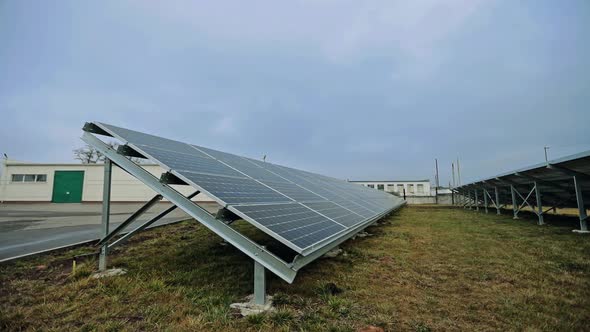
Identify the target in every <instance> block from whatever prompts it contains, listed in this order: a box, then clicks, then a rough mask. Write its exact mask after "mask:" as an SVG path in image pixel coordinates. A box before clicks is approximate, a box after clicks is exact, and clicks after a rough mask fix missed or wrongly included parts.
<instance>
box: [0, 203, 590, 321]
mask: <svg viewBox="0 0 590 332" xmlns="http://www.w3.org/2000/svg"><path fill="white" fill-rule="evenodd" d="M548 219H551V218H548ZM535 222H536V221H535V219H534V218H533V217H531V218H530V219H520V220H512V218H511V217H510V215H509V211H505V214H504V215H502V216H497V215H495V214H491V213H490V214H488V215H486V214H483V213H481V212H479V213H478V212H475V211H469V210H464V209H460V208H452V207H433V206H431V207H420V206H409V207H404V208H402V209H401V210H400V211H398V212H396V213H394V214H393V215H392V216H390V217H388V218H387V219H386V220H385V221H383V222H382V224H381V225H378V226H373V227H370V228H369V229H368V232H369V233H370V234H372V236H369V237H364V238H357V239H355V240H349V241H347V242H346V243H345V244H344V245H343V246H342V248H343V249H344V253H345V255H340V256H338V257H336V258H332V259H321V260H318V261H316V262H314V263H312V264H310V265H309V266H307V267H305V268H304V269H303V270H302V271H300V273H299V274H298V276H297V278H296V279H295V282H294V283H293V284H291V285H289V284H287V283H285V282H283V281H281V280H280V279H278V278H276V277H273V276H271V275H270V273H269V285H268V293H269V294H272V295H274V298H275V300H276V302H277V308H278V310H277V311H276V312H274V313H269V314H265V315H255V316H250V317H248V318H241V317H239V316H238V315H236V314H235V313H234V312H232V311H231V310H230V308H229V304H230V303H232V302H238V301H239V300H242V299H243V298H244V297H245V296H247V295H248V294H250V293H251V292H252V277H253V273H252V272H253V264H252V261H251V260H250V259H247V258H246V256H244V255H243V254H241V253H240V252H239V251H238V250H236V249H234V248H232V247H231V246H230V245H223V244H221V241H220V239H219V238H218V237H216V236H212V234H211V233H210V232H209V231H207V230H206V229H205V228H204V227H203V226H200V225H198V224H197V223H195V222H184V223H180V224H175V225H171V226H166V227H162V228H158V229H153V230H149V231H146V232H144V233H142V234H141V235H140V236H139V237H138V238H136V239H135V240H133V241H130V242H129V243H128V244H127V245H125V246H124V247H123V248H122V249H121V250H119V251H117V252H115V253H113V255H114V256H113V259H112V260H111V265H112V266H116V267H122V268H125V269H127V270H128V274H126V275H123V276H117V277H112V278H105V279H100V280H97V279H92V278H90V277H89V275H90V273H91V271H92V269H94V268H95V267H96V264H97V263H96V260H95V259H94V258H91V259H90V260H88V261H87V262H85V263H81V264H80V265H79V266H78V269H77V271H76V272H75V273H72V271H71V257H72V256H73V255H75V254H78V253H84V252H90V251H92V250H94V248H90V247H80V248H78V249H75V250H73V251H67V252H61V253H56V254H53V255H44V256H39V257H35V258H29V259H26V260H20V261H17V262H13V263H9V264H3V265H0V298H2V299H3V301H2V302H1V303H0V330H8V331H13V330H60V331H63V330H72V329H81V330H85V331H89V330H130V331H134V330H171V331H177V330H178V331H182V330H186V331H189V330H192V331H195V330H197V331H200V330H211V331H219V330H223V331H232V330H234V331H244V330H250V331H258V330H268V331H275V330H285V331H287V330H301V331H325V330H333V331H355V330H358V329H360V328H363V327H366V326H369V325H374V326H379V327H381V328H383V329H385V330H391V331H393V330H406V331H431V330H432V331H435V330H545V331H572V330H577V331H581V330H590V325H589V324H588V322H590V310H588V308H590V257H589V255H588V254H589V253H590V237H588V236H584V235H580V234H574V233H572V232H571V229H572V228H575V226H576V222H575V219H574V220H565V221H564V220H559V221H556V222H552V220H548V222H549V225H546V226H537V225H536V224H535ZM240 223H241V224H240V225H239V226H238V227H240V228H241V229H243V230H244V231H245V232H248V233H249V234H252V236H255V237H258V236H261V235H260V234H258V233H255V230H254V229H253V228H252V227H250V226H248V225H247V224H245V223H243V222H240ZM40 265H42V266H40Z"/></svg>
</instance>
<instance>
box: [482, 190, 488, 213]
mask: <svg viewBox="0 0 590 332" xmlns="http://www.w3.org/2000/svg"><path fill="white" fill-rule="evenodd" d="M483 207H484V210H485V211H486V213H488V190H487V189H485V188H484V189H483Z"/></svg>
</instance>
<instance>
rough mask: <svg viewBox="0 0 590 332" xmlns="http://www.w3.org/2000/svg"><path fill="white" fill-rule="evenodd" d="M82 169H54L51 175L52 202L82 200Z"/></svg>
mask: <svg viewBox="0 0 590 332" xmlns="http://www.w3.org/2000/svg"><path fill="white" fill-rule="evenodd" d="M83 187H84V171H55V176H54V177H53V198H52V200H51V201H52V202H53V203H80V202H82V188H83Z"/></svg>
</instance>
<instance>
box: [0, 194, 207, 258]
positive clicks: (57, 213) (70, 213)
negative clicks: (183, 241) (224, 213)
mask: <svg viewBox="0 0 590 332" xmlns="http://www.w3.org/2000/svg"><path fill="white" fill-rule="evenodd" d="M141 205H142V204H117V203H113V204H111V222H110V224H111V229H114V228H115V227H116V226H117V225H119V224H120V223H121V222H123V221H124V220H125V219H127V217H129V216H130V215H131V214H132V213H133V212H135V211H136V210H137V209H138V208H139V207H140V206H141ZM170 206H171V205H170V203H159V204H157V205H155V206H154V207H152V208H151V209H150V211H148V212H146V213H145V214H144V215H143V216H142V217H141V218H139V220H137V221H136V222H134V223H133V224H131V225H130V226H128V228H127V230H132V229H133V228H134V227H137V226H139V225H140V224H141V223H142V222H143V221H145V220H148V219H150V218H151V217H153V216H154V215H155V214H157V213H159V212H160V211H162V210H164V209H166V208H168V207H170ZM201 206H202V207H204V208H206V209H207V210H208V211H210V212H215V211H217V209H218V206H217V205H216V204H215V203H204V204H201ZM101 209H102V205H101V204H0V261H2V260H6V259H9V258H12V257H16V256H22V255H27V254H31V253H35V252H39V251H44V250H48V249H52V248H57V247H61V246H66V245H71V244H75V243H79V242H84V241H90V240H95V239H98V238H99V237H100V224H101ZM186 219H190V217H189V216H188V215H187V214H186V213H185V212H184V211H182V210H180V209H176V210H174V211H173V212H171V213H170V214H168V215H167V216H166V217H164V218H162V219H161V220H159V221H158V222H156V223H154V226H156V225H163V224H167V223H171V222H175V221H179V220H186Z"/></svg>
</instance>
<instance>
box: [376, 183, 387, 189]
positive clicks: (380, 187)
mask: <svg viewBox="0 0 590 332" xmlns="http://www.w3.org/2000/svg"><path fill="white" fill-rule="evenodd" d="M377 189H379V190H385V185H383V184H378V185H377Z"/></svg>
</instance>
